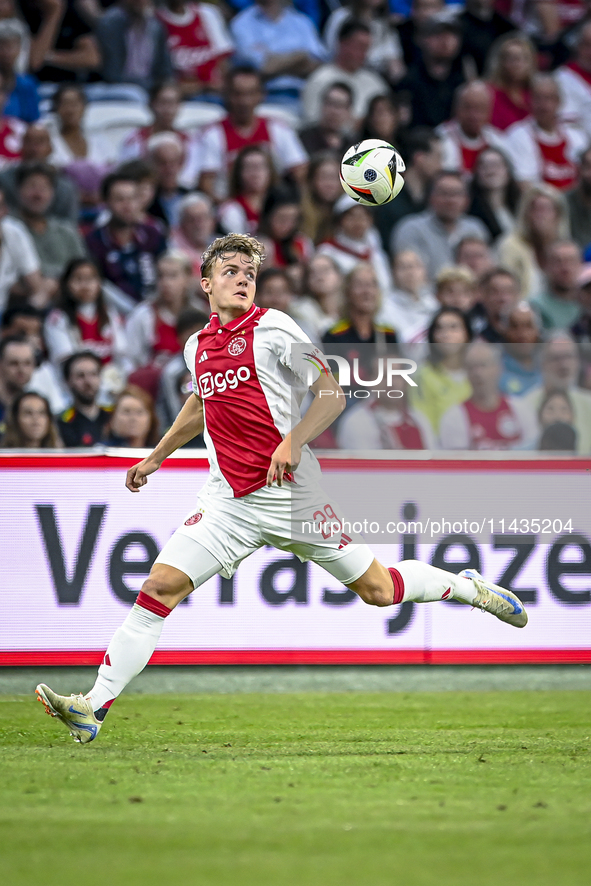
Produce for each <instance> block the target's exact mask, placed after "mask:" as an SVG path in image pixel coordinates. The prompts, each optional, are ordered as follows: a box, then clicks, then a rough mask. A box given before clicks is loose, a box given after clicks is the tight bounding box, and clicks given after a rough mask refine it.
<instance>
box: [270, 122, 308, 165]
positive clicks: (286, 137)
mask: <svg viewBox="0 0 591 886" xmlns="http://www.w3.org/2000/svg"><path fill="white" fill-rule="evenodd" d="M267 126H268V129H269V135H270V136H271V147H272V150H273V159H274V160H275V163H276V164H277V167H278V169H279V171H280V172H285V171H286V170H288V169H293V168H294V166H301V165H302V163H307V162H308V154H307V153H306V149H305V148H304V146H303V144H302V143H301V141H300V140H299V138H298V136H297V135H296V133H295V132H294V130H293V129H292V128H291V127H290V126H288V125H287V123H283V121H282V120H272V119H267Z"/></svg>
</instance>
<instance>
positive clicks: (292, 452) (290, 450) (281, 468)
mask: <svg viewBox="0 0 591 886" xmlns="http://www.w3.org/2000/svg"><path fill="white" fill-rule="evenodd" d="M301 457H302V450H301V448H300V447H299V446H298V445H297V444H296V443H294V442H292V439H291V436H290V435H289V434H288V435H287V437H286V438H285V440H282V441H281V443H280V444H279V446H278V447H277V449H276V450H275V452H274V453H273V455H272V456H271V464H270V465H269V470H268V471H267V486H272V485H273V481H274V480H277V485H278V486H282V485H283V477H284V475H285V474H286V473H293V471H295V469H296V468H297V466H298V465H299V463H300V458H301Z"/></svg>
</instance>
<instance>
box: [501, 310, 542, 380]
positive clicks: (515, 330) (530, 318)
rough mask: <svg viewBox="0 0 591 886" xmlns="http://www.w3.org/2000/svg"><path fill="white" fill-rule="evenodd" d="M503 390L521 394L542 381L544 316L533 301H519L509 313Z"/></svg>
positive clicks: (504, 356)
mask: <svg viewBox="0 0 591 886" xmlns="http://www.w3.org/2000/svg"><path fill="white" fill-rule="evenodd" d="M504 335H505V342H506V344H505V346H504V348H503V375H502V376H501V383H500V387H501V391H502V392H503V394H511V395H512V396H514V397H520V396H521V395H522V394H525V393H527V391H530V390H531V389H532V388H535V387H536V386H537V385H539V384H540V383H541V381H542V374H541V372H540V365H539V359H538V357H539V350H540V342H541V338H540V320H539V317H538V315H537V314H536V312H535V311H534V310H533V308H532V307H531V305H530V304H529V303H528V302H526V301H521V302H518V303H517V304H516V305H515V306H514V307H513V308H510V309H509V312H508V314H507V318H506V323H505V328H504Z"/></svg>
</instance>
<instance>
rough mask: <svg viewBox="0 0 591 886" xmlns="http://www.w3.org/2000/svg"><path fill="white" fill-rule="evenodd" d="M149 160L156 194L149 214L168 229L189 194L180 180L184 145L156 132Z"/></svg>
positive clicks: (174, 136)
mask: <svg viewBox="0 0 591 886" xmlns="http://www.w3.org/2000/svg"><path fill="white" fill-rule="evenodd" d="M148 160H149V161H150V163H151V165H152V167H153V169H154V174H155V181H156V193H155V195H154V200H153V201H152V203H151V204H150V206H149V207H148V213H149V214H150V215H151V216H153V217H154V218H159V219H161V221H163V222H164V225H165V226H166V227H167V228H171V227H175V226H176V225H177V224H178V220H179V205H180V203H181V200H182V199H183V197H184V196H186V194H187V193H188V190H187V188H184V187H183V186H182V185H181V184H180V183H179V179H180V176H181V173H182V171H183V165H184V163H185V149H184V146H183V142H182V141H181V139H180V138H179V137H178V136H177V135H176V133H174V132H159V133H157V135H153V136H152V137H151V138H150V139H149V141H148Z"/></svg>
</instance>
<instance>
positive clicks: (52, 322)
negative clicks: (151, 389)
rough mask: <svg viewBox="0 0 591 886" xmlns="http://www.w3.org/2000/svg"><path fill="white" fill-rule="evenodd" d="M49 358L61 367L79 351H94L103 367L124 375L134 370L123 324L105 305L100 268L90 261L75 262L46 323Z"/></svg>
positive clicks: (66, 273)
mask: <svg viewBox="0 0 591 886" xmlns="http://www.w3.org/2000/svg"><path fill="white" fill-rule="evenodd" d="M44 337H45V342H46V345H47V350H48V353H49V358H50V360H51V361H52V362H53V363H54V364H58V363H61V362H62V361H63V360H65V359H66V357H69V356H70V354H73V353H74V352H75V351H80V350H90V351H93V352H94V353H95V354H97V356H99V357H100V359H101V360H102V362H103V365H105V366H108V365H110V364H112V365H113V367H115V368H116V369H117V370H119V371H120V372H121V373H127V372H128V371H129V369H130V368H131V363H130V361H129V358H128V343H127V337H126V335H125V329H124V326H123V321H122V319H121V317H120V316H119V314H118V313H117V312H116V311H114V310H113V309H112V308H110V307H108V306H107V304H106V302H105V295H104V292H103V286H102V280H101V277H100V274H99V271H98V268H97V267H96V265H95V264H94V262H93V261H91V260H90V259H88V258H75V259H74V260H73V261H71V262H70V263H69V264H68V265H67V267H66V270H65V271H64V274H63V276H62V278H61V280H60V288H59V302H58V307H57V308H55V309H54V310H53V311H51V313H50V314H49V315H48V317H47V319H46V321H45V329H44Z"/></svg>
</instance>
